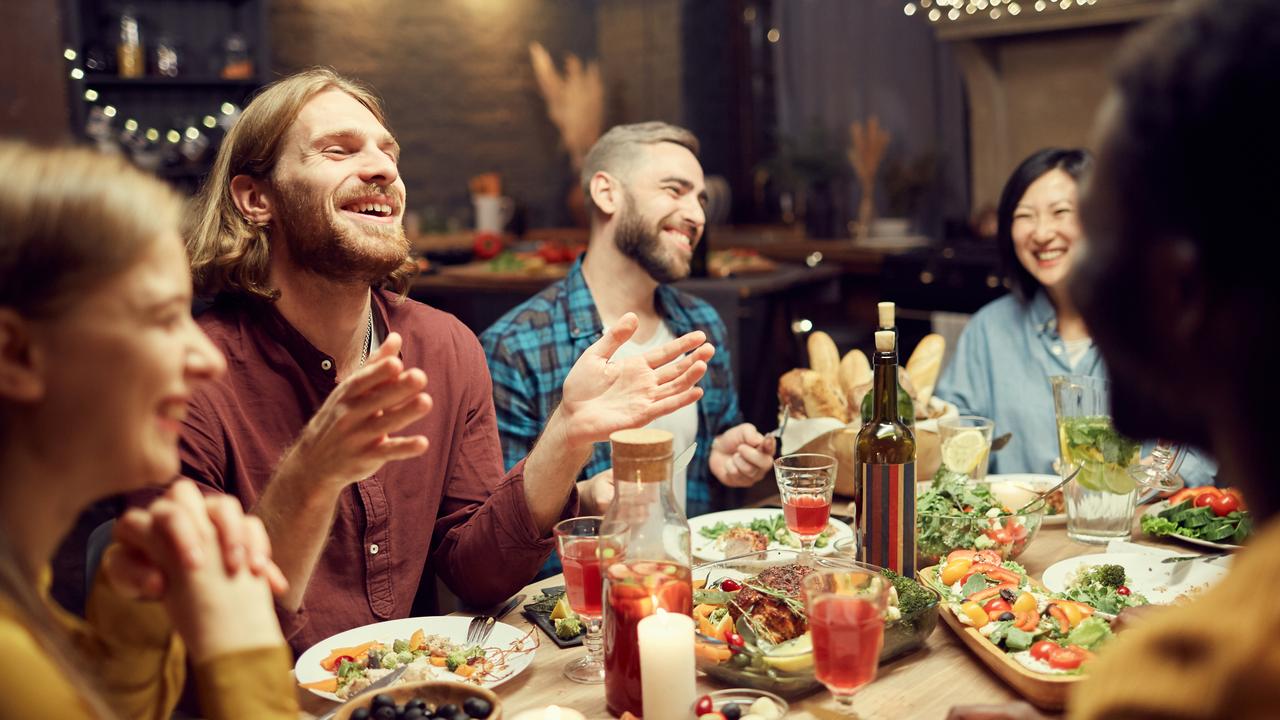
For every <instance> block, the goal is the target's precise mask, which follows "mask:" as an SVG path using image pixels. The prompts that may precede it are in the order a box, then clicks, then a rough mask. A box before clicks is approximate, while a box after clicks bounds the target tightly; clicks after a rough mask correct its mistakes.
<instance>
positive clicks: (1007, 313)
mask: <svg viewBox="0 0 1280 720" xmlns="http://www.w3.org/2000/svg"><path fill="white" fill-rule="evenodd" d="M1053 375H1089V376H1091V377H1098V378H1105V377H1106V376H1107V370H1106V367H1105V365H1103V362H1102V356H1101V355H1099V354H1098V349H1097V348H1096V347H1093V346H1090V347H1089V349H1088V350H1087V351H1086V352H1085V354H1084V357H1082V358H1081V359H1080V361H1079V363H1078V364H1077V365H1076V366H1075V367H1074V368H1073V367H1071V366H1070V361H1069V360H1068V359H1067V348H1066V346H1065V345H1064V343H1063V341H1062V338H1061V337H1060V336H1059V335H1058V322H1057V316H1056V315H1055V313H1054V310H1053V304H1052V303H1050V302H1049V298H1048V296H1047V295H1046V294H1045V293H1044V291H1040V292H1038V293H1036V295H1035V297H1034V298H1032V300H1031V302H1030V303H1027V304H1024V303H1022V302H1020V301H1019V300H1018V299H1017V298H1016V297H1014V296H1013V295H1006V296H1004V297H1002V298H1000V299H998V300H995V301H993V302H991V303H988V304H987V305H986V306H985V307H983V308H982V309H981V310H979V311H978V312H977V313H976V314H974V316H973V317H972V318H971V319H970V320H969V324H968V325H966V326H965V328H964V332H962V333H961V334H960V341H959V342H958V343H957V345H956V350H955V355H954V356H953V357H952V359H951V362H950V364H949V365H948V366H947V367H946V368H945V369H944V370H943V372H942V377H941V378H940V379H939V380H938V386H937V389H936V391H935V394H936V395H937V396H938V397H940V398H942V399H943V400H947V401H949V402H952V403H955V404H956V406H957V407H959V408H960V413H961V414H962V415H981V416H983V417H987V418H991V419H992V420H994V421H995V424H996V427H995V434H996V435H1002V434H1004V433H1006V432H1012V433H1013V439H1012V440H1010V441H1009V444H1008V445H1006V446H1005V448H1004V449H1003V450H1001V451H999V452H996V453H992V455H991V466H990V472H992V473H1052V472H1053V461H1054V459H1055V458H1057V457H1058V431H1057V426H1056V420H1055V417H1054V411H1053V390H1052V389H1051V388H1050V386H1049V378H1050V377H1051V376H1053ZM1150 448H1151V444H1150V443H1148V444H1147V446H1146V448H1145V449H1144V454H1146V453H1148V452H1150ZM1217 471H1218V469H1217V465H1216V464H1215V463H1214V462H1213V461H1212V460H1210V459H1209V458H1207V457H1205V456H1204V455H1203V454H1201V453H1198V452H1196V451H1191V452H1189V453H1188V455H1187V457H1186V459H1185V460H1183V463H1182V468H1181V470H1180V473H1181V475H1182V478H1183V480H1185V481H1186V483H1187V484H1188V485H1192V486H1195V485H1209V484H1212V483H1213V480H1214V476H1215V475H1216V474H1217Z"/></svg>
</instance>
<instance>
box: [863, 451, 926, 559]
mask: <svg viewBox="0 0 1280 720" xmlns="http://www.w3.org/2000/svg"><path fill="white" fill-rule="evenodd" d="M861 489H862V522H861V524H860V529H861V530H862V554H863V561H864V562H868V563H871V564H872V565H879V566H880V567H883V568H889V569H890V570H893V571H894V572H897V573H899V574H902V575H905V576H907V577H915V574H916V464H915V463H907V464H905V465H875V464H870V463H863V465H862V488H861Z"/></svg>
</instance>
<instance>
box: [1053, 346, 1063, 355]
mask: <svg viewBox="0 0 1280 720" xmlns="http://www.w3.org/2000/svg"><path fill="white" fill-rule="evenodd" d="M1053 354H1054V355H1061V354H1062V346H1061V345H1054V346H1053Z"/></svg>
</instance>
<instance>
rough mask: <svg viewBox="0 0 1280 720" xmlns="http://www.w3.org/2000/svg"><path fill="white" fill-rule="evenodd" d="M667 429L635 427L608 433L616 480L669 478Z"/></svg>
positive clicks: (669, 455) (669, 464) (668, 439)
mask: <svg viewBox="0 0 1280 720" xmlns="http://www.w3.org/2000/svg"><path fill="white" fill-rule="evenodd" d="M673 439H674V438H673V436H672V435H671V433H669V432H667V431H666V430H654V429H650V428H637V429H634V430H619V431H617V432H615V433H613V434H612V435H610V436H609V444H610V445H611V446H612V448H613V479H614V481H615V482H642V483H649V482H662V481H664V480H670V479H671V455H672V452H671V443H672V441H673Z"/></svg>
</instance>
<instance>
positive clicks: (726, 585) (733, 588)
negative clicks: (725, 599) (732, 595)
mask: <svg viewBox="0 0 1280 720" xmlns="http://www.w3.org/2000/svg"><path fill="white" fill-rule="evenodd" d="M720 589H721V590H723V591H725V592H738V591H739V590H741V589H742V583H739V582H738V581H737V580H722V581H721V582H720Z"/></svg>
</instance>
